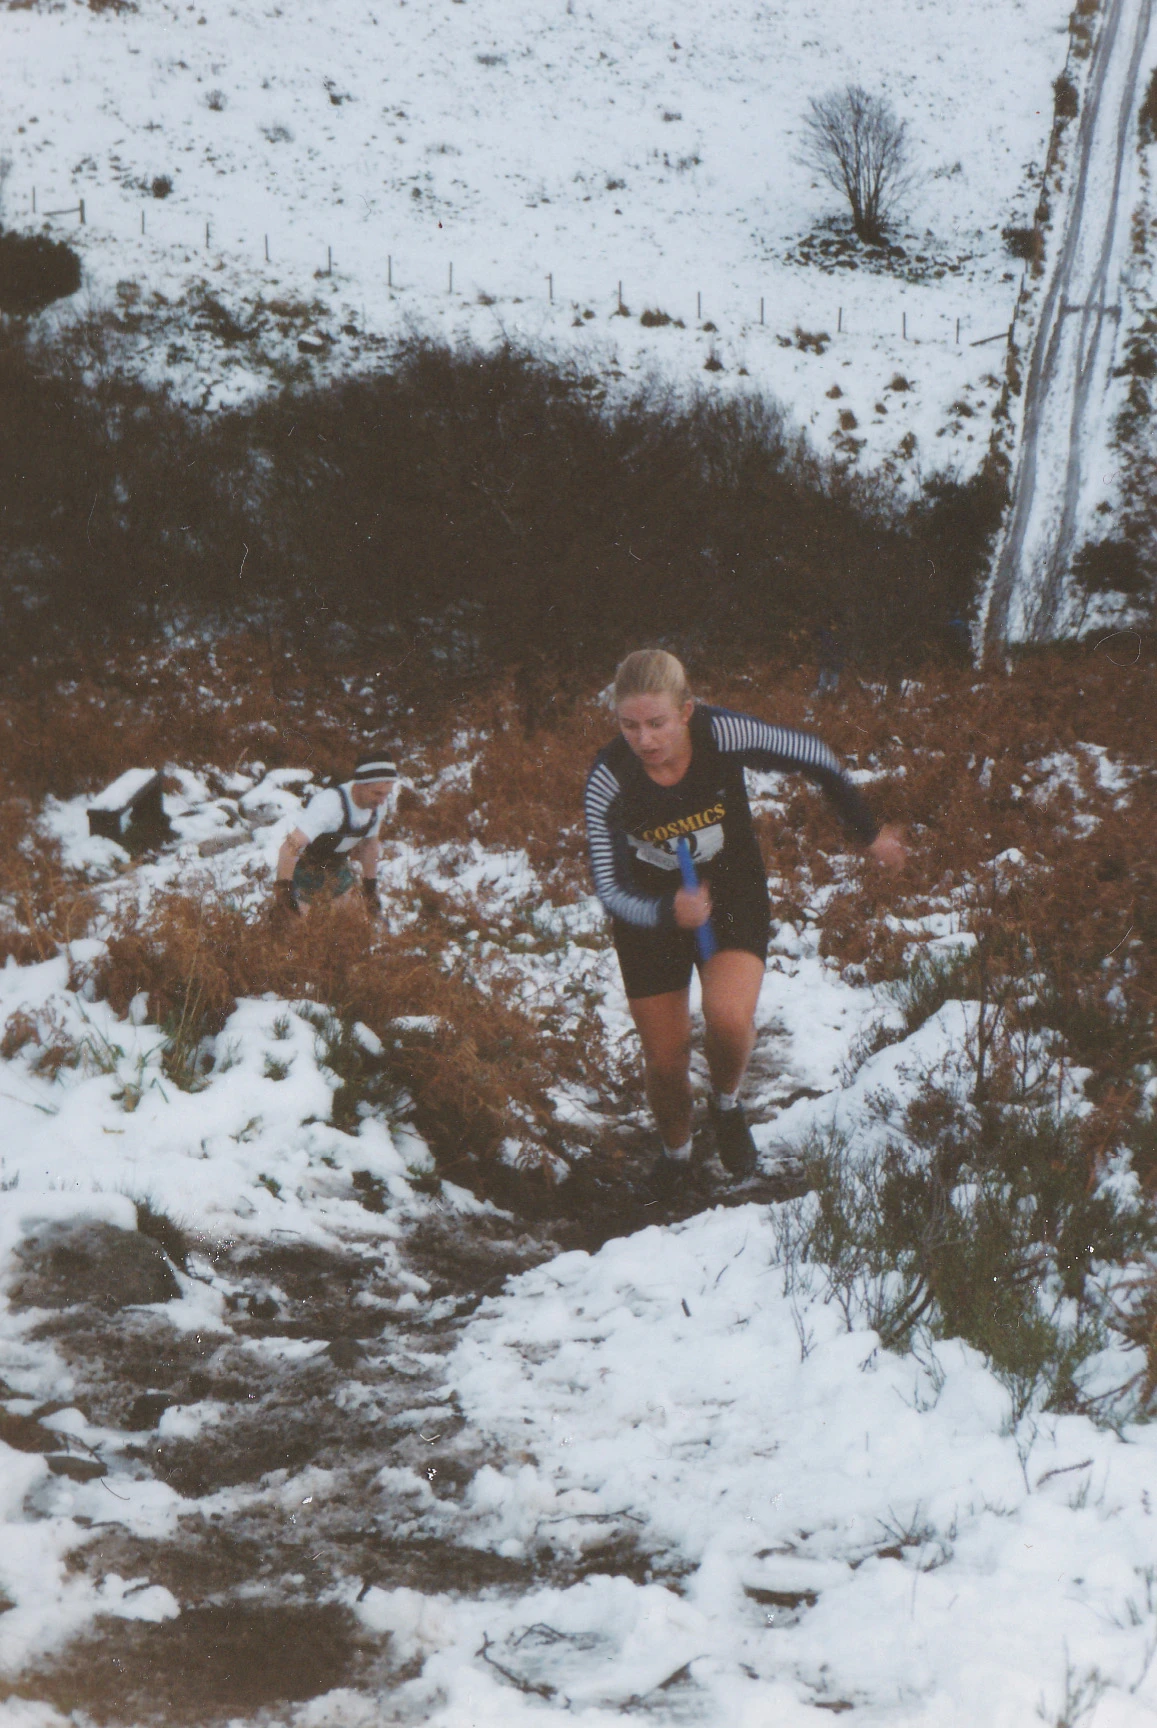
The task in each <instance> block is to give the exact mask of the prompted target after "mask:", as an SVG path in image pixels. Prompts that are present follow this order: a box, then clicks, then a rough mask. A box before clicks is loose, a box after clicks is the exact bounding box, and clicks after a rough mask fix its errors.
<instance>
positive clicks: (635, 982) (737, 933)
mask: <svg viewBox="0 0 1157 1728" xmlns="http://www.w3.org/2000/svg"><path fill="white" fill-rule="evenodd" d="M712 899H713V902H714V905H713V908H712V912H711V928H712V929H713V930H714V932H715V946H716V948H717V949H720V950H723V949H728V948H737V949H739V950H741V951H742V952H743V953H746V954H754V955H755V957H756V959H757V960H766V959H767V942H768V936H769V935H770V931H771V911H770V906H769V902H768V893H767V879H766V877H764V876H763V875H762V873H761V874H760V876H759V877H758V878H757V879H752V880H750V881H746V882H744V883H743V884H742V886H741V887H740V888H739V890H738V891H737V890H736V889H735V888H734V887H731V888H730V891H727V892H723V893H721V894H715V893H714V892H713V894H712ZM612 934H613V939H614V944H615V953H616V954H617V955H618V957H619V966H620V968H621V970H622V974H623V987H624V989H625V990H626V992H627V997H628V999H629V1000H630V1001H634V1000H635V999H636V998H637V997H641V996H665V995H667V993H668V992H669V991H672V990H686V988H687V986H688V985H689V984H690V982H691V971H692V968H693V967H694V966H697V965H698V964H699V950H698V948H697V947H696V944H695V932H694V931H693V930H641V929H640V928H639V926H638V925H637V924H627V923H624V922H623V920H622V919H620V918H616V919H614V920H613V927H612Z"/></svg>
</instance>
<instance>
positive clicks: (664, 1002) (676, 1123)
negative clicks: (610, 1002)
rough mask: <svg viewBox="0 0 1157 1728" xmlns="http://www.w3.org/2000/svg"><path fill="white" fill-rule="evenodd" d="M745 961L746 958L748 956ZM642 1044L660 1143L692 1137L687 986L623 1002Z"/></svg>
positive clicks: (672, 1144)
mask: <svg viewBox="0 0 1157 1728" xmlns="http://www.w3.org/2000/svg"><path fill="white" fill-rule="evenodd" d="M748 958H749V959H750V958H751V956H750V955H749V956H748ZM628 1007H629V1008H630V1010H631V1015H632V1017H633V1019H634V1022H635V1025H636V1026H637V1027H638V1030H639V1037H640V1039H641V1040H642V1045H643V1069H644V1073H645V1076H646V1084H647V1102H648V1103H649V1104H650V1106H651V1109H652V1111H653V1112H654V1116H655V1123H656V1126H657V1127H658V1130H659V1134H660V1136H661V1138H662V1141H663V1144H664V1146H669V1147H672V1148H674V1147H676V1146H684V1145H686V1143H687V1141H688V1140H690V1138H691V1074H690V1064H691V1014H690V1009H689V1007H688V992H687V991H686V990H671V991H668V992H666V993H665V994H664V995H662V996H637V997H635V999H634V1000H633V1001H632V1002H629V1003H628Z"/></svg>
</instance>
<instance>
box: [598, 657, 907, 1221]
mask: <svg viewBox="0 0 1157 1728" xmlns="http://www.w3.org/2000/svg"><path fill="white" fill-rule="evenodd" d="M614 697H615V712H616V714H617V716H618V721H619V734H620V735H619V737H617V738H616V739H615V740H614V742H613V743H611V744H608V745H607V747H606V748H605V749H604V750H601V751H600V752H599V754H598V757H597V758H596V760H595V764H594V767H593V768H592V769H591V772H590V775H589V777H588V780H587V786H586V819H587V838H588V842H589V845H590V856H591V868H592V871H593V873H594V881H595V890H596V892H597V893H598V896H599V899H600V900H601V901H602V903H603V905H604V906H605V907H606V909H607V911H608V912H609V913H610V914H611V918H612V931H613V936H614V944H615V950H616V953H617V954H618V958H619V965H620V968H621V969H622V974H623V985H624V988H625V990H626V994H627V1005H628V1007H629V1008H630V1011H631V1016H632V1018H633V1019H634V1022H635V1026H636V1028H637V1030H638V1033H639V1037H640V1039H641V1040H642V1045H643V1065H644V1070H645V1074H646V1084H647V1098H648V1101H649V1102H650V1105H651V1109H652V1111H653V1112H654V1116H655V1122H656V1125H657V1127H658V1130H659V1137H660V1140H661V1142H662V1150H661V1154H660V1157H659V1160H658V1162H657V1164H656V1167H655V1179H656V1185H657V1186H658V1187H659V1188H660V1189H662V1190H664V1191H669V1190H670V1188H671V1187H672V1186H673V1185H674V1184H676V1183H677V1182H678V1181H679V1180H680V1177H681V1174H685V1173H686V1171H687V1169H688V1161H689V1159H690V1157H691V1079H690V1058H691V1015H690V994H689V986H690V982H691V969H692V967H693V966H695V965H698V966H699V971H700V977H701V979H702V984H703V1018H704V1021H705V1023H706V1054H707V1066H708V1069H709V1070H710V1074H711V1084H712V1088H713V1094H712V1098H711V1105H710V1112H711V1119H712V1124H713V1127H714V1131H715V1142H716V1146H717V1148H718V1152H719V1158H720V1162H721V1163H722V1164H723V1166H724V1168H725V1169H727V1170H728V1171H729V1172H730V1173H731V1174H732V1175H733V1176H740V1177H742V1176H748V1175H750V1174H751V1172H752V1170H753V1169H754V1167H755V1158H756V1152H755V1144H754V1142H753V1140H752V1138H751V1131H750V1129H749V1128H748V1126H747V1122H746V1119H745V1117H744V1113H743V1108H742V1106H741V1104H740V1102H739V1091H740V1088H741V1086H742V1084H743V1076H744V1074H745V1072H746V1070H747V1064H748V1060H749V1058H750V1056H751V1051H752V1048H753V1046H754V1043H755V1008H756V1003H757V1001H758V999H759V991H760V985H761V984H762V982H763V971H764V962H765V960H766V958H767V943H768V934H769V929H770V908H769V903H768V892H767V872H766V870H765V867H764V863H763V857H762V855H761V853H760V850H759V842H758V840H757V839H756V836H755V829H754V826H753V824H752V819H751V808H750V806H749V804H748V801H747V788H746V784H745V781H744V769H745V768H755V769H759V770H762V771H767V770H773V771H776V770H777V771H780V772H784V771H788V772H790V771H793V770H794V771H797V772H800V773H803V774H806V775H807V776H808V778H809V779H810V780H814V781H815V782H816V784H817V785H818V786H820V787H821V788H822V790H823V791H824V793H825V794H826V795H827V797H828V798H829V799H830V800H831V802H832V804H833V805H834V806H835V808H836V810H837V811H838V812H839V814H840V816H841V817H842V818H843V821H844V824H845V826H846V827H847V828H849V829H850V830H851V832H852V833H853V834H854V835H855V837H856V839H857V840H858V841H859V842H860V844H861V845H862V846H864V847H865V848H866V850H867V851H868V853H869V855H870V856H871V857H872V858H874V859H875V860H876V862H877V863H879V864H883V865H885V866H887V867H888V868H889V869H897V868H898V867H899V866H900V865H902V864H903V862H904V859H905V856H906V853H905V848H904V844H903V842H902V840H901V839H900V835H899V833H898V832H897V830H896V829H894V828H881V827H879V826H878V824H877V822H876V819H875V817H874V816H873V815H872V813H871V811H870V810H869V809H868V807H867V805H866V804H865V803H864V801H863V799H862V798H861V796H860V794H859V792H858V791H857V789H856V787H855V786H853V784H852V782H851V781H850V780H849V779H848V777H847V775H846V774H845V773H844V771H843V769H842V768H841V767H840V764H839V762H838V761H837V760H836V758H835V756H834V755H833V754H832V752H831V751H830V750H829V749H828V747H827V745H826V744H825V743H824V742H823V741H822V739H819V738H816V737H815V736H814V735H813V734H812V733H810V732H797V731H796V730H795V729H794V728H793V727H790V726H775V725H772V724H770V723H769V722H768V721H766V720H758V719H756V718H755V717H754V716H753V715H750V714H735V713H732V712H731V710H730V709H727V708H713V707H710V706H709V705H708V704H707V703H705V702H696V701H695V700H694V699H693V698H692V696H691V694H690V692H689V690H688V688H687V675H686V673H685V672H684V670H683V667H682V666H681V665H680V663H679V661H678V660H676V659H675V656H674V655H673V654H667V653H665V652H664V651H663V650H662V649H661V648H647V649H643V650H642V651H640V652H639V653H636V654H628V656H627V658H626V659H625V660H624V661H623V663H622V665H621V666H620V667H619V669H618V672H617V673H616V675H615V685H614ZM681 840H682V841H685V842H686V843H687V845H688V847H689V848H690V851H691V854H692V857H693V860H694V864H695V868H696V872H697V874H698V877H699V886H698V888H696V889H690V888H686V887H682V886H681V885H680V884H681V876H680V869H679V856H678V843H679V841H681ZM708 920H710V923H711V928H712V932H713V935H714V938H715V948H716V951H715V952H714V953H713V954H712V955H711V957H710V958H709V959H707V960H704V961H700V960H699V959H698V957H697V948H696V940H695V932H696V930H698V929H700V928H701V927H702V926H704V925H705V924H707V922H708Z"/></svg>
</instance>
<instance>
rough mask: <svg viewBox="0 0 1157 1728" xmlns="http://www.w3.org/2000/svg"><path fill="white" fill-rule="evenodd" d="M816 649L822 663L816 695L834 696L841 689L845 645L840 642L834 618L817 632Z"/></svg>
mask: <svg viewBox="0 0 1157 1728" xmlns="http://www.w3.org/2000/svg"><path fill="white" fill-rule="evenodd" d="M816 647H817V649H818V651H819V663H820V675H819V681H818V683H817V684H816V695H817V696H828V695H834V694H835V692H836V691H837V690H838V689H839V687H840V673H841V672H842V671H843V669H844V645H843V643H842V642H841V641H840V638H839V634H838V632H837V626H836V621H835V619H834V618H829V619H828V621H827V623H826V624H821V625H820V628H819V629H818V630H817V631H816Z"/></svg>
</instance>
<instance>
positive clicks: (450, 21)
mask: <svg viewBox="0 0 1157 1728" xmlns="http://www.w3.org/2000/svg"><path fill="white" fill-rule="evenodd" d="M0 17H2V21H0V41H2V43H3V52H4V66H5V77H4V81H3V90H2V93H0V101H2V103H3V111H4V121H3V127H2V135H0V153H2V154H4V155H6V156H8V157H9V158H10V159H11V163H12V168H11V174H10V176H9V179H8V181H7V184H6V187H5V195H6V197H5V220H6V221H7V222H8V223H9V224H10V225H12V226H19V227H22V228H25V229H35V228H37V227H38V226H40V225H41V223H42V222H44V220H45V215H44V213H45V212H60V211H63V210H66V209H67V208H69V207H74V206H76V205H77V204H78V201H79V200H80V199H82V198H83V200H84V204H85V225H84V227H83V228H81V227H79V226H78V225H77V223H76V218H75V215H74V216H62V215H55V216H53V217H52V218H51V219H50V220H49V222H48V226H49V228H50V230H51V232H53V233H67V234H68V235H69V237H70V238H71V239H72V240H74V242H75V243H77V244H78V245H79V247H80V249H81V252H82V255H83V259H84V266H85V272H86V282H87V290H86V292H87V295H88V297H89V301H90V303H91V305H92V306H93V307H94V308H104V307H110V306H111V307H113V308H114V309H116V310H117V311H118V313H119V314H120V315H121V316H122V318H123V323H124V329H125V335H124V340H123V344H122V352H121V359H122V360H123V361H124V362H125V363H127V364H130V365H135V366H143V367H144V368H145V369H146V370H148V371H149V372H150V373H151V375H152V376H154V377H156V378H164V379H166V380H170V381H172V382H174V383H176V384H177V385H178V387H179V388H180V389H181V391H182V393H183V394H184V395H185V396H186V397H187V398H189V399H191V400H194V401H196V402H199V403H203V404H205V405H206V406H218V405H221V404H224V403H228V402H230V401H235V400H239V399H243V398H245V397H246V396H249V395H251V394H252V393H254V392H255V391H259V390H261V389H263V388H265V387H267V386H268V385H269V384H270V383H271V382H273V381H275V380H278V379H283V378H285V377H286V376H309V375H314V374H316V375H322V374H324V373H325V372H326V371H327V370H329V369H331V368H336V369H339V370H340V369H344V368H348V367H365V366H368V365H373V364H375V363H376V361H377V360H378V359H380V356H381V353H382V351H383V347H388V345H389V344H390V343H391V342H393V341H394V340H396V339H397V338H398V337H403V336H407V335H412V334H415V333H419V334H425V335H430V336H432V337H435V338H439V339H447V340H451V341H459V340H466V341H474V342H478V343H481V344H483V345H486V346H489V345H492V344H494V343H496V342H498V341H501V340H504V339H506V338H509V339H512V340H514V341H516V342H519V343H526V344H530V345H532V346H533V347H534V348H535V349H537V350H540V351H542V352H545V353H547V354H552V355H555V356H557V357H558V358H559V359H561V360H564V361H570V360H573V361H574V362H575V363H576V364H577V366H578V367H579V368H580V370H581V371H582V372H583V373H588V374H590V375H592V376H593V377H596V378H598V379H600V380H601V381H602V382H603V383H606V384H609V386H610V388H611V390H612V392H614V391H618V390H622V389H626V388H628V387H629V386H630V385H631V384H632V383H634V382H636V381H639V380H641V379H643V378H647V377H651V376H657V377H658V378H659V379H661V380H664V381H667V382H669V383H671V384H673V385H674V386H675V387H676V388H677V389H679V390H680V391H683V390H686V389H687V388H688V387H689V386H690V385H692V384H695V383H696V382H697V383H699V384H701V385H702V386H703V387H704V388H707V389H710V390H712V391H727V390H737V389H748V388H752V389H759V390H761V391H765V392H769V393H770V394H772V395H773V396H775V397H777V398H778V399H780V400H781V401H782V402H783V403H784V404H785V406H786V408H787V409H788V411H789V413H790V414H791V415H792V416H793V417H794V418H795V419H796V421H798V423H799V424H801V425H802V426H803V427H805V428H806V429H807V430H808V432H809V433H810V435H811V437H812V438H813V440H814V441H815V443H816V445H817V447H818V448H819V449H820V450H821V451H828V452H834V453H837V454H839V455H841V456H842V457H844V458H845V459H849V460H855V461H858V462H860V463H861V464H862V465H864V466H877V465H879V464H881V463H884V462H885V461H889V462H891V463H892V464H893V465H894V466H895V468H896V470H897V471H898V472H902V473H903V474H905V475H907V476H908V477H909V478H911V477H914V476H918V475H919V474H920V473H930V472H933V471H936V470H941V469H950V468H954V467H955V468H957V469H958V470H959V471H960V472H961V473H965V474H967V473H969V472H971V471H973V470H974V468H975V466H976V464H977V463H978V461H979V459H980V458H981V457H982V455H983V453H984V450H985V448H986V446H987V441H988V434H989V430H990V424H989V422H990V415H991V411H992V408H993V407H994V405H995V403H996V400H997V396H998V392H999V379H1000V376H1001V373H1002V367H1003V355H1004V350H1003V345H1002V343H1001V342H999V341H996V342H993V343H991V344H988V345H986V346H979V347H974V346H970V344H972V343H976V342H980V341H982V340H983V339H986V338H988V337H992V336H998V335H999V334H1000V333H1001V332H1003V331H1005V330H1007V328H1008V326H1009V324H1010V322H1011V319H1012V316H1013V311H1014V307H1015V305H1016V301H1017V296H1018V292H1019V289H1020V285H1021V270H1022V266H1021V265H1020V264H1019V263H1016V262H1015V261H1014V260H1012V259H1010V257H1009V256H1008V254H1007V251H1006V249H1005V247H1004V244H1003V242H1002V239H1001V230H1002V229H1003V228H1005V227H1007V226H1009V225H1016V226H1024V225H1026V224H1029V223H1031V219H1032V211H1033V209H1034V207H1035V204H1036V200H1037V196H1038V191H1039V182H1040V176H1041V173H1042V170H1043V162H1044V154H1045V149H1046V145H1047V140H1048V135H1049V130H1050V126H1051V121H1052V82H1053V80H1054V79H1055V78H1056V77H1057V75H1058V73H1059V72H1060V71H1061V69H1062V68H1063V66H1064V65H1065V62H1066V56H1067V54H1068V47H1069V37H1068V17H1069V8H1068V7H1067V6H1066V5H1061V4H1059V3H1058V0H972V3H971V4H970V5H969V6H968V7H966V8H964V9H960V8H956V9H948V8H944V7H942V6H936V5H932V4H928V3H926V0H881V3H880V4H877V5H873V6H872V7H871V8H870V9H867V10H865V9H864V8H859V9H857V8H854V7H850V6H841V7H833V6H825V5H820V4H815V3H813V0H784V3H781V4H774V5H773V4H755V5H750V6H748V5H743V6H740V5H736V4H731V3H726V4H720V5H717V6H713V7H710V8H700V9H699V10H698V11H695V10H692V11H690V12H689V11H688V10H687V9H686V8H685V7H672V6H670V5H667V4H665V3H664V0H642V4H640V5H637V6H633V7H629V8H628V7H621V6H612V5H606V4H594V5H592V4H589V3H588V0H534V3H533V4H529V5H525V4H524V5H518V6H515V5H512V4H502V3H500V0H444V3H443V0H439V3H438V4H433V3H431V0H420V3H417V4H415V3H407V0H400V3H397V0H387V4H384V5H382V6H375V5H372V4H371V5H367V4H365V3H364V0H329V3H328V4H327V5H325V6H317V5H313V4H310V3H308V0H288V3H286V4H282V5H266V4H258V3H257V0H242V3H228V0H205V4H204V5H200V4H198V5H181V4H175V3H169V4H166V3H164V0H140V3H139V5H134V6H125V7H123V8H120V9H118V8H116V7H113V6H107V7H103V8H97V9H93V10H90V9H89V8H87V7H84V6H82V5H80V4H75V3H65V0H59V3H54V0H43V3H42V4H39V5H29V6H24V5H20V6H12V5H10V6H9V7H8V8H7V9H6V10H5V11H4V12H3V13H2V15H0ZM850 80H855V81H859V82H861V83H863V84H864V85H865V86H866V87H868V88H869V89H871V90H880V91H882V92H884V93H885V94H886V95H887V96H888V97H889V99H890V100H891V101H892V103H893V104H894V106H895V109H896V111H897V113H898V114H899V115H900V116H901V117H903V118H904V119H905V120H906V121H907V122H908V123H909V127H910V133H911V140H912V146H913V165H914V168H915V171H916V173H915V183H914V186H913V189H912V192H911V195H910V197H909V199H908V200H907V203H906V206H905V210H904V216H903V220H902V222H901V223H900V225H899V227H898V229H897V236H898V238H899V240H900V242H901V243H902V245H903V247H904V250H905V254H906V256H905V258H904V259H902V260H899V261H894V263H893V266H892V267H891V268H890V269H886V270H885V269H882V268H880V267H878V266H873V265H870V264H865V265H862V266H861V267H859V268H846V267H844V265H843V264H841V263H840V261H839V259H838V258H833V257H832V255H831V254H825V253H823V252H821V251H817V250H816V249H815V245H814V242H816V241H819V242H824V243H827V242H828V241H830V240H831V238H832V236H831V233H830V232H829V231H827V230H825V229H823V227H822V224H823V223H824V222H825V221H826V220H827V219H829V218H832V217H838V216H840V214H841V211H840V205H839V202H838V200H837V198H836V195H835V194H834V193H832V192H831V190H830V189H828V188H826V187H823V186H820V185H819V184H817V183H816V182H815V178H814V176H813V174H812V173H811V172H810V171H809V170H807V169H806V168H804V167H803V166H802V165H801V163H800V160H799V149H800V144H801V123H802V118H803V115H804V113H805V110H806V104H807V99H808V98H809V97H810V96H813V95H820V94H823V93H825V92H826V91H828V90H829V89H831V88H832V87H834V86H839V85H842V84H845V83H847V82H848V81H850ZM162 193H163V194H164V195H163V196H161V195H159V194H162ZM809 236H811V237H812V243H809V241H808V237H809ZM267 247H268V261H267V259H266V248H267ZM801 247H802V250H801ZM391 283H392V286H391ZM620 284H621V291H622V302H623V305H624V307H625V308H626V309H627V312H628V313H629V315H627V316H619V315H618V310H619V299H618V296H619V287H620ZM761 307H762V318H761ZM645 311H651V312H658V313H663V314H665V315H666V317H667V318H668V319H670V320H671V322H670V323H666V324H660V325H658V326H650V327H647V326H644V325H642V324H641V323H640V315H641V314H642V313H644V312H645ZM62 315H63V316H65V317H68V316H71V310H69V311H67V312H65V313H63V314H62ZM799 331H803V332H804V333H805V334H808V335H810V336H812V337H819V336H822V337H823V338H824V340H823V341H821V342H818V343H812V344H810V345H809V346H806V347H804V346H801V345H800V343H799V339H798V335H797V332H799ZM303 337H304V338H305V341H306V344H307V347H308V346H309V345H310V344H312V347H313V350H314V352H313V353H312V354H307V353H303V352H302V351H301V350H299V348H298V342H299V339H301V338H303ZM709 362H710V369H707V368H708V363H709ZM896 380H899V381H900V382H899V383H897V382H896ZM841 416H842V417H843V418H842V420H841ZM912 437H914V438H915V440H916V443H915V445H912V444H911V442H910V439H911V438H912ZM906 441H907V442H906Z"/></svg>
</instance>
